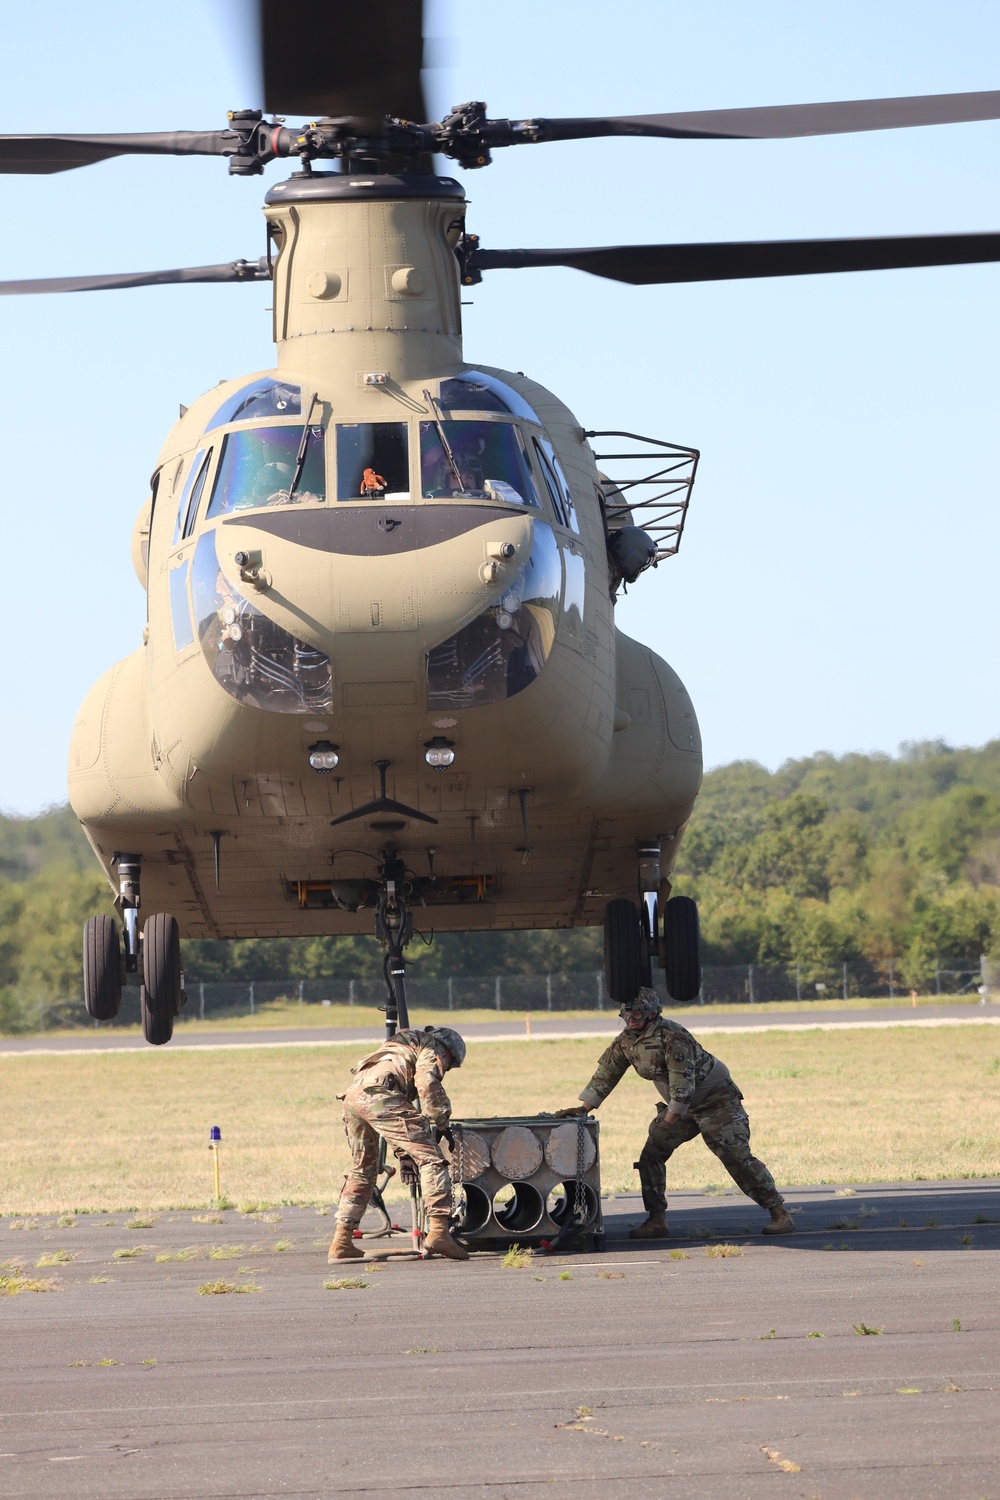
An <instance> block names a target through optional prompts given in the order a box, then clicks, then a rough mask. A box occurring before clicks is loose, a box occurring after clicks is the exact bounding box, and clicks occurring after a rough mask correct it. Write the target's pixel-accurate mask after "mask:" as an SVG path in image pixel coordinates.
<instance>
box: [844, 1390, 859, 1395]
mask: <svg viewBox="0 0 1000 1500" xmlns="http://www.w3.org/2000/svg"><path fill="white" fill-rule="evenodd" d="M840 1394H841V1395H842V1396H860V1395H861V1392H860V1391H841V1393H840Z"/></svg>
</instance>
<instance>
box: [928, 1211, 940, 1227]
mask: <svg viewBox="0 0 1000 1500" xmlns="http://www.w3.org/2000/svg"><path fill="white" fill-rule="evenodd" d="M940 1222H941V1221H940V1220H939V1219H935V1217H934V1215H933V1214H932V1215H931V1216H930V1218H929V1219H928V1220H927V1223H926V1225H925V1228H927V1229H937V1228H938V1225H939V1224H940Z"/></svg>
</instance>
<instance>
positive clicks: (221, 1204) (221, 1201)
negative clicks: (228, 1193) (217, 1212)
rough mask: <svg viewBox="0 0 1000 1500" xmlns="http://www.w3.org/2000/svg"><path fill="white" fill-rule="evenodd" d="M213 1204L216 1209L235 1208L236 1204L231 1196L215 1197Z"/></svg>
mask: <svg viewBox="0 0 1000 1500" xmlns="http://www.w3.org/2000/svg"><path fill="white" fill-rule="evenodd" d="M213 1206H214V1207H215V1208H216V1209H225V1208H235V1207H236V1204H235V1203H234V1202H233V1200H232V1199H231V1198H215V1199H213Z"/></svg>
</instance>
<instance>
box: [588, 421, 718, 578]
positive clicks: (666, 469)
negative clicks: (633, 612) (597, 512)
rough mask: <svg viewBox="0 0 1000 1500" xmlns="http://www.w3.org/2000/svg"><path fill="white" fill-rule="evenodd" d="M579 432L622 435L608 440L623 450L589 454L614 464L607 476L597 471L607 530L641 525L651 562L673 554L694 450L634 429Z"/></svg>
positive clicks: (689, 485) (693, 465)
mask: <svg viewBox="0 0 1000 1500" xmlns="http://www.w3.org/2000/svg"><path fill="white" fill-rule="evenodd" d="M584 436H585V437H588V438H621V439H624V442H622V443H616V444H615V445H614V446H615V447H616V448H618V449H621V450H623V451H619V452H608V453H595V454H594V458H595V459H596V461H597V464H598V465H599V466H600V465H602V464H605V463H607V464H613V465H615V466H616V469H617V472H616V473H614V474H613V475H608V474H605V473H604V471H603V469H600V470H599V477H600V481H601V494H602V496H603V499H604V513H605V518H606V520H607V526H608V530H609V531H617V530H618V529H619V528H620V527H622V526H641V527H642V529H643V531H645V532H647V533H648V534H649V536H651V537H652V539H653V542H654V543H655V545H656V557H655V561H656V562H659V561H660V560H661V559H662V558H664V557H673V555H674V553H675V552H676V551H677V550H678V548H679V547H680V544H681V536H682V535H683V532H684V521H685V519H686V517H687V508H688V504H689V502H690V499H691V489H692V487H693V485H694V479H695V474H696V473H697V471H698V459H699V457H700V456H701V455H700V454H699V452H698V449H697V448H681V447H679V446H678V445H677V444H676V443H665V442H663V441H662V440H661V439H660V438H650V437H640V436H639V434H638V433H637V432H587V433H585V434H584ZM626 445H627V447H626ZM619 465H621V468H618V467H617V466H619Z"/></svg>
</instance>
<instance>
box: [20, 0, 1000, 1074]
mask: <svg viewBox="0 0 1000 1500" xmlns="http://www.w3.org/2000/svg"><path fill="white" fill-rule="evenodd" d="M307 28H308V46H303V32H302V25H301V24H300V23H298V22H297V23H296V24H294V25H291V24H289V23H288V22H287V19H286V17H285V15H284V14H283V13H282V11H281V9H280V7H279V6H278V5H277V4H276V0H264V3H263V5H262V7H261V10H260V13H259V26H258V31H259V41H260V51H261V54H262V58H263V80H264V89H263V98H264V102H265V105H266V109H267V112H268V116H269V117H265V116H264V114H263V113H262V112H261V111H259V110H237V111H234V112H232V113H231V114H230V115H229V123H228V127H227V128H225V129H223V130H218V131H208V132H200V133H199V132H178V133H171V134H140V135H102V136H85V135H45V136H7V137H0V170H2V171H5V172H38V173H48V172H59V171H64V170H67V169H70V168H75V167H80V166H85V165H87V164H89V163H92V162H97V161H101V160H104V159H106V158H109V157H113V156H119V155H125V154H136V153H138V154H148V155H156V154H161V155H163V154H167V155H218V156H223V157H226V158H228V160H229V170H230V172H231V173H234V174H236V175H255V174H259V173H261V172H262V171H263V169H264V167H265V166H266V165H268V164H269V163H271V162H274V161H278V160H282V159H292V160H295V161H296V162H297V166H298V170H297V171H296V172H295V173H294V174H293V175H292V176H291V177H290V178H289V179H288V180H286V181H283V182H279V183H276V184H275V185H274V186H273V187H272V188H271V189H270V191H269V192H268V193H267V195H266V198H265V208H264V214H265V219H266V229H267V251H266V254H265V255H264V256H262V257H261V258H260V259H259V260H238V261H236V262H233V263H231V264H226V265H219V266H202V267H196V268H191V269H185V270H172V271H159V272H152V273H149V274H146V273H140V274H135V275H112V276H97V277H69V278H65V279H57V280H43V281H27V282H25V281H20V282H7V283H2V284H0V291H2V292H4V293H24V292H55V291H86V290H97V289H109V288H116V287H131V286H149V285H162V284H165V283H171V282H254V281H261V280H266V279H271V280H273V285H274V339H275V343H276V345H277V359H276V362H275V364H274V366H273V367H272V368H270V369H267V370H264V371H261V372H257V373H255V374H252V375H248V376H245V377H244V378H242V379H240V380H234V381H227V382H225V383H223V384H222V385H220V386H218V387H217V388H216V389H214V390H213V391H211V392H209V393H208V394H207V395H205V396H202V397H201V398H200V399H199V400H198V401H196V402H195V403H194V404H193V405H192V406H191V407H190V409H188V410H183V409H182V412H181V417H180V420H179V421H178V422H177V423H176V424H175V425H174V427H173V429H172V430H171V432H170V434H169V435H168V437H167V439H166V441H165V443H164V445H163V449H162V451H161V453H160V456H159V459H158V461H157V463H156V467H155V471H154V474H153V480H152V486H151V489H152V494H151V496H150V498H149V500H148V501H147V502H146V504H145V505H144V506H143V507H142V509H141V511H140V514H139V518H138V520H137V523H136V526H135V531H134V535H133V558H134V562H135V566H136V571H137V573H138V575H139V577H140V580H141V581H142V583H143V584H144V585H145V587H146V589H147V594H148V626H147V629H146V631H145V632H144V638H143V644H142V646H141V647H140V648H139V649H138V650H137V651H135V652H133V653H132V655H130V656H127V657H126V658H125V659H124V660H123V661H121V662H119V663H118V664H117V665H115V666H113V667H112V668H111V669H110V670H109V671H108V672H107V673H105V675H104V676H103V677H102V678H101V679H100V681H99V682H98V683H97V684H96V685H95V686H94V688H93V689H92V690H91V692H90V694H89V695H88V697H87V699H86V700H85V702H84V704H83V707H82V708H81V710H80V713H79V716H78V718H77V721H76V725H75V728H74V731H73V736H72V743H71V748H70V766H69V789H70V798H71V802H72V805H73V808H74V810H75V812H76V814H77V816H78V817H79V819H80V821H81V823H82V825H83V827H84V829H85V831H86V834H87V837H88V838H89V840H90V842H91V844H92V845H93V847H94V850H95V852H96V854H97V856H98V858H99V859H100V861H101V863H102V865H103V867H104V869H105V871H106V873H107V875H108V879H109V881H110V883H111V886H112V889H113V890H114V891H115V893H116V901H115V906H116V908H117V911H118V914H119V916H120V919H121V925H122V934H121V935H120V934H119V927H118V924H117V923H116V921H115V920H114V918H112V917H110V916H98V917H94V918H92V919H91V920H90V921H89V922H88V923H87V926H86V928H85V931H84V981H85V983H84V990H85V997H86V1004H87V1008H88V1010H89V1012H90V1014H91V1015H92V1016H94V1017H95V1018H97V1019H110V1018H111V1017H113V1016H114V1015H116V1014H117V1012H118V1010H119V1007H120V1004H121V994H122V984H123V981H124V980H125V979H126V978H127V977H129V976H131V978H132V979H133V981H134V982H139V983H141V985H142V990H141V998H142V1015H143V1026H144V1031H145V1035H146V1038H147V1040H148V1041H150V1042H152V1043H156V1044H160V1043H163V1042H166V1041H168V1040H169V1039H170V1037H171V1034H172V1030H173V1023H174V1018H175V1016H176V1014H177V1013H178V1012H179V1010H180V1007H181V1005H182V1003H183V977H182V967H181V956H180V935H181V933H183V934H184V935H185V936H190V937H213V938H237V937H255V936H259V937H265V936H308V935H314V934H344V933H355V932H361V931H364V930H366V929H368V928H369V927H370V924H371V922H372V920H373V918H374V925H375V931H376V934H377V935H378V937H379V938H380V939H381V941H382V943H383V945H384V947H385V950H386V975H387V981H388V1002H387V1006H386V1025H387V1032H388V1033H389V1034H391V1033H392V1031H393V1030H394V1029H395V1026H396V1024H397V1022H401V1023H402V1024H404V1025H405V1024H406V1021H407V1014H406V995H405V980H404V958H403V952H404V948H405V945H406V943H407V940H408V939H409V937H410V935H411V932H412V926H413V917H414V912H415V909H418V910H420V911H421V915H420V921H421V925H425V926H433V927H434V928H436V929H438V930H462V931H468V930H486V929H514V930H516V929H523V928H532V927H566V926H576V925H596V924H598V923H600V922H601V921H602V920H603V921H604V932H605V954H606V969H607V983H608V990H609V992H610V994H611V996H612V997H613V998H614V999H615V1000H619V1001H621V1000H627V999H630V998H632V997H633V996H634V994H635V992H636V989H637V988H638V986H639V984H640V983H642V982H643V980H644V979H647V978H648V976H649V973H650V965H651V961H652V960H653V959H654V958H655V959H657V960H658V961H659V963H661V964H662V965H663V967H664V969H665V979H666V985H667V988H668V990H669V992H670V994H671V995H672V996H673V997H674V998H675V999H676V1000H682V1001H683V1000H690V999H693V998H694V997H695V995H696V994H697V992H698V989H699V984H700V967H699V955H698V923H697V911H696V909H695V907H694V903H693V902H691V901H690V900H688V899H686V898H683V897H671V895H670V884H669V876H670V872H671V869H672V867H673V865H674V862H675V859H676V855H677V849H678V843H679V840H680V837H681V834H682V832H683V829H684V826H685V823H686V821H687V819H688V817H689V815H690V812H691V808H692V806H693V803H694V799H695V797H696V795H697V792H698V787H699V784H700V779H701V746H700V741H699V735H698V726H697V721H696V719H695V714H694V710H693V708H692V705H691V701H690V699H689V697H688V695H687V692H686V691H685V689H684V687H683V685H682V683H681V682H680V680H679V679H678V677H677V676H676V674H675V673H674V672H673V671H672V669H671V668H670V667H669V666H668V665H667V663H666V662H664V661H662V660H661V659H660V658H659V657H658V656H656V655H655V654H654V653H653V652H652V651H650V650H649V649H648V648H646V647H645V646H642V645H639V644H638V643H636V642H635V641H632V640H630V639H628V638H627V637H626V636H624V635H623V634H622V633H621V632H620V631H618V630H617V629H616V627H615V622H614V604H615V598H616V595H617V593H618V592H619V590H620V589H621V587H622V586H623V585H626V584H628V583H632V582H634V581H635V580H636V579H637V578H638V577H639V576H640V574H642V573H643V572H645V570H646V569H647V568H649V567H650V566H655V564H656V563H657V562H658V561H659V560H661V559H662V558H665V557H667V556H669V555H670V554H672V553H673V552H675V551H676V550H677V546H678V544H679V541H680V536H681V532H682V529H683V524H684V516H685V511H686V506H687V502H688V498H689V494H690V489H691V484H692V483H693V480H694V473H695V468H696V464H697V457H698V456H697V453H696V452H695V451H694V450H693V449H687V448H679V447H676V446H674V445H672V444H669V443H659V442H655V441H652V440H635V439H634V438H633V435H630V434H622V433H600V434H598V433H594V432H589V431H585V430H584V429H583V427H582V426H581V424H580V423H579V422H578V421H577V419H576V418H575V417H574V416H573V414H572V413H571V412H570V411H568V410H567V408H566V407H565V406H564V405H563V404H562V403H561V402H560V401H559V400H558V399H557V398H556V397H555V396H554V395H552V394H551V393H550V392H549V391H547V390H545V389H543V388H542V387H541V386H540V385H538V384H536V383H535V381H533V380H531V379H530V378H528V377H526V376H525V375H523V374H520V373H517V374H515V373H512V372H509V371H503V370H498V369H494V368H489V367H487V366H485V365H482V364H476V365H474V366H470V365H469V364H468V363H467V362H466V360H465V358H464V355H463V350H462V332H461V305H460V294H461V288H462V287H463V286H468V285H472V284H475V283H477V282H479V281H480V280H481V278H482V275H483V273H484V272H486V271H491V270H495V269H501V268H521V267H525V268H526V267H531V266H570V267H575V268H577V269H579V270H584V271H589V272H591V273H592V274H595V275H598V276H604V277H609V278H611V279H614V280H619V281H624V282H630V283H632V284H634V285H643V284H653V283H665V282H685V281H705V280H724V279H730V278H746V277H760V276H794V275H805V274H810V273H817V272H830V271H861V270H873V269H882V268H892V267H907V266H930V265H951V264H960V263H969V262H983V261H995V260H998V259H1000V234H960V235H935V236H907V237H899V238H889V239H850V240H804V241H784V242H763V243H731V244H674V245H626V246H615V247H609V248H601V249H577V250H564V249H552V250H495V249H487V248H484V247H482V246H480V244H479V242H478V240H477V238H476V237H475V236H474V235H473V234H471V233H469V232H468V231H467V229H466V223H465V211H466V201H465V196H464V192H463V189H462V187H461V186H460V184H459V183H458V182H457V181H456V180H455V179H454V178H452V177H450V176H442V175H439V174H438V171H437V169H436V165H435V157H438V158H440V157H441V156H443V157H446V158H450V159H451V160H452V161H454V162H456V163H457V164H458V165H459V166H460V167H462V168H465V169H470V168H480V167H484V166H486V165H487V164H488V163H489V161H490V158H491V152H492V151H494V150H496V149H498V148H499V147H504V146H518V145H530V144H538V143H544V142H549V141H559V140H572V139H581V138H595V137H602V136H621V135H626V136H628V135H633V136H634V135H642V136H659V137H665V138H673V139H685V138H702V139H705V138H718V139H723V140H724V139H739V138H743V139H749V138H776V137H791V136H808V135H821V134H835V133H841V132H851V131H866V130H879V129H889V128H897V127H900V126H912V125H930V124H946V123H949V122H957V121H967V120H983V119H994V118H1000V93H995V92H992V93H978V94H955V95H938V96H932V97H926V98H908V99H882V100H870V101H864V100H862V101H851V102H844V103H832V104H812V105H798V106H779V107H771V108H760V109H739V110H713V111H707V112H699V113H687V114H673V115H670V114H666V115H640V116H630V117H616V118H605V117H598V118H575V119H558V120H551V119H531V120H506V119H491V118H489V117H488V115H487V112H486V108H485V106H484V105H483V104H480V103H470V104H464V105H461V106H459V107H457V108H455V109H454V110H452V112H451V113H450V114H449V115H448V116H447V117H446V118H445V119H444V120H442V121H440V122H438V123H430V124H428V123H420V122H423V121H424V119H425V115H426V110H425V107H424V100H423V93H422V89H421V82H420V76H421V75H420V68H421V58H422V36H421V7H420V5H419V3H418V0H368V3H367V4H366V5H365V6H364V7H363V8H362V7H352V6H347V5H333V4H331V5H327V6H325V7H322V8H321V10H320V11H318V12H316V13H315V14H312V13H311V14H310V15H309V17H308V21H307ZM276 115H282V116H284V115H292V116H299V117H301V116H304V115H308V116H312V117H313V119H312V123H310V124H308V125H305V126H303V127H301V128H290V127H288V126H286V125H285V124H284V123H283V120H282V119H281V118H274V117H273V116H276ZM327 161H329V162H332V163H334V169H333V170H329V169H327V170H323V169H321V168H318V165H317V164H319V163H322V162H327ZM591 439H594V442H595V444H596V450H597V451H595V447H594V446H592V445H591ZM609 446H610V450H611V452H610V454H608V455H607V457H606V460H605V459H602V454H603V452H604V450H605V448H607V447H609ZM643 453H645V454H646V459H647V467H649V468H651V472H649V473H647V472H645V470H637V469H636V468H634V467H633V468H632V469H630V470H626V475H625V477H624V478H621V479H614V478H611V477H609V474H608V473H607V472H606V471H605V470H604V469H602V468H601V467H600V465H601V463H602V462H603V461H606V462H607V463H608V464H609V465H613V464H614V462H615V461H616V460H617V461H620V462H624V461H625V455H626V454H627V455H628V457H629V460H630V461H632V462H635V461H636V460H637V459H638V458H639V457H640V456H641V455H642V454H643ZM425 907H426V908H427V911H426V913H424V912H423V911H422V908H425ZM143 919H144V920H143ZM122 938H123V941H122Z"/></svg>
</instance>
